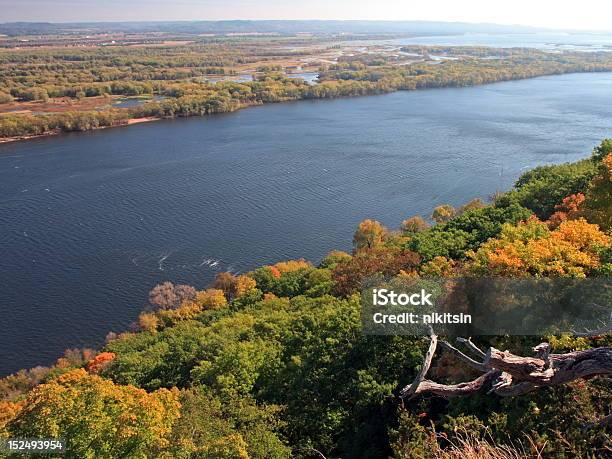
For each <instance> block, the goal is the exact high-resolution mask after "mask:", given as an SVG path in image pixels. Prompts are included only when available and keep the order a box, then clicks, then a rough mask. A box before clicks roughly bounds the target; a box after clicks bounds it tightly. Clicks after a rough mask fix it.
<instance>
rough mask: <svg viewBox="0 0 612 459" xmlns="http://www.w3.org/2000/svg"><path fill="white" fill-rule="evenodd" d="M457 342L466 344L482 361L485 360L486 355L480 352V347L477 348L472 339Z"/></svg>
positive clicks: (459, 339)
mask: <svg viewBox="0 0 612 459" xmlns="http://www.w3.org/2000/svg"><path fill="white" fill-rule="evenodd" d="M457 342H458V343H461V344H464V345H465V346H466V347H467V348H468V349H470V350H471V351H472V352H473V353H474V354H476V355H477V356H478V357H480V358H481V359H484V357H485V353H484V352H482V351H481V350H480V348H479V347H478V346H476V345H475V344H474V343H473V342H472V338H468V339H465V338H461V337H459V338H457Z"/></svg>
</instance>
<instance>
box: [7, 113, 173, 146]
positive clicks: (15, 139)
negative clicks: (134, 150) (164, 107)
mask: <svg viewBox="0 0 612 459" xmlns="http://www.w3.org/2000/svg"><path fill="white" fill-rule="evenodd" d="M159 120H161V118H157V117H149V118H131V119H128V120H127V122H126V123H123V124H117V125H115V126H100V127H97V128H92V129H87V131H100V130H102V129H110V128H115V127H121V126H131V125H133V124H141V123H150V122H152V121H159ZM83 132H85V131H83ZM65 133H66V132H64V131H61V130H59V129H56V130H55V131H50V132H45V133H44V134H32V135H23V136H15V137H4V138H0V144H3V143H11V142H19V141H21V140H33V139H39V138H42V137H52V136H56V135H59V134H65Z"/></svg>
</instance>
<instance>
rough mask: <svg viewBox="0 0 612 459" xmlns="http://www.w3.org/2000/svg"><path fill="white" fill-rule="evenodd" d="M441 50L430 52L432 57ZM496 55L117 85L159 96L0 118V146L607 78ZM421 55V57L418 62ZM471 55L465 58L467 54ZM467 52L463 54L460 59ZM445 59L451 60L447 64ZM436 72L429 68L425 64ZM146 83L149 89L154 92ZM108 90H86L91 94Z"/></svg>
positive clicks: (364, 60) (608, 64) (569, 63)
mask: <svg viewBox="0 0 612 459" xmlns="http://www.w3.org/2000/svg"><path fill="white" fill-rule="evenodd" d="M440 51H441V50H438V51H437V52H438V53H439V52H440ZM494 51H495V52H497V53H498V54H500V55H502V54H503V56H502V57H500V58H499V59H483V58H481V57H479V56H480V55H481V54H483V52H484V51H483V50H482V49H480V50H479V49H467V50H466V49H461V50H456V51H454V53H455V54H456V53H459V52H460V53H461V54H458V55H460V56H461V57H460V58H459V57H457V56H456V55H455V54H453V53H452V52H450V51H449V53H450V54H453V56H450V54H449V59H447V60H443V61H440V60H436V61H434V62H430V61H419V62H413V63H410V65H398V63H397V62H395V61H393V60H392V59H391V57H386V58H385V59H386V60H384V59H383V60H382V61H380V62H379V61H374V62H370V59H371V58H369V57H368V56H357V57H355V58H353V57H351V58H350V59H355V60H354V61H347V62H341V63H340V62H339V63H337V64H333V65H327V66H326V67H325V68H322V70H321V72H320V77H319V80H320V82H319V84H317V85H311V84H308V83H307V82H306V81H304V80H301V79H294V78H288V77H287V76H286V75H283V73H282V72H278V71H274V70H272V71H270V72H269V73H266V74H264V75H262V76H261V77H259V78H258V79H257V80H256V81H251V82H240V83H238V82H229V81H225V82H218V83H214V84H211V83H202V82H197V81H194V80H177V81H168V82H163V83H162V82H155V83H152V82H147V83H146V84H147V85H149V86H146V87H145V86H143V87H140V86H137V85H144V84H145V83H140V82H137V81H134V82H131V81H130V82H125V83H122V84H124V86H121V87H119V86H117V85H115V86H113V87H111V88H110V89H111V90H112V91H115V93H121V92H128V91H136V92H137V91H138V90H142V91H149V92H152V93H154V94H158V95H160V96H161V97H163V98H164V99H163V100H157V101H151V102H148V103H145V104H143V105H142V106H138V107H132V108H112V109H108V110H90V111H73V112H62V113H50V114H49V113H48V114H27V115H26V114H4V115H2V116H0V139H6V140H4V141H5V142H6V141H11V142H15V141H19V140H27V139H31V138H35V137H38V136H47V135H56V134H58V133H62V132H80V131H88V130H96V129H100V128H107V127H115V126H124V125H129V124H135V123H138V122H142V121H136V122H134V121H130V120H143V119H147V120H152V119H172V118H186V117H192V116H204V115H214V114H219V113H229V112H234V111H236V110H239V109H241V108H245V107H249V106H254V105H262V104H271V103H280V102H288V101H297V100H304V99H335V98H343V97H355V96H366V95H376V94H383V93H390V92H395V91H402V90H406V91H412V90H419V89H433V88H448V87H469V86H479V85H483V84H490V83H497V82H503V81H512V80H523V79H530V78H535V77H540V76H547V75H561V74H569V73H595V72H610V71H612V53H600V54H596V53H563V54H546V53H541V52H538V51H535V50H510V51H508V50H505V51H504V50H493V49H491V50H490V51H489V50H487V51H486V52H487V53H492V52H494ZM428 52H429V51H428V49H427V48H424V49H423V50H422V53H423V54H424V55H429V54H427V53H428ZM470 52H471V53H472V54H469V53H470ZM466 53H468V54H466ZM450 57H452V59H450ZM434 63H435V64H436V65H433V64H434ZM152 84H155V85H157V86H156V87H155V88H154V87H153V86H151V85H152ZM106 90H108V88H106V87H105V88H99V87H97V86H95V87H92V88H91V91H92V92H95V91H97V92H100V91H106Z"/></svg>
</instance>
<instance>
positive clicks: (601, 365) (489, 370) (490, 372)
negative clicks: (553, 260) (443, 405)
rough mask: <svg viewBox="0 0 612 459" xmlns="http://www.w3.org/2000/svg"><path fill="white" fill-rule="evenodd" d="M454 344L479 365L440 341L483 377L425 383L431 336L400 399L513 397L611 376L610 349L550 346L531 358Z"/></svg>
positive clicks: (432, 347) (435, 339)
mask: <svg viewBox="0 0 612 459" xmlns="http://www.w3.org/2000/svg"><path fill="white" fill-rule="evenodd" d="M457 341H458V342H460V343H462V344H464V345H465V346H466V347H467V348H468V349H470V350H471V351H472V353H474V354H476V355H478V356H479V358H481V359H482V361H481V362H479V361H477V360H474V359H472V358H471V357H469V356H467V355H466V354H464V353H463V352H461V351H460V350H458V349H457V348H455V347H454V346H452V345H451V344H449V343H447V342H446V341H440V344H441V345H442V347H444V348H445V349H446V350H448V351H450V352H452V353H453V354H454V355H456V356H457V357H458V359H459V360H460V361H462V362H464V363H465V364H467V365H469V366H470V367H471V368H474V369H476V370H478V371H480V372H482V373H484V374H483V375H482V376H480V377H479V378H476V379H474V380H473V381H469V382H464V383H460V384H452V385H447V384H440V383H436V382H434V381H430V380H428V379H425V377H426V376H427V372H428V371H429V368H430V367H431V362H432V359H433V357H434V354H435V352H436V348H437V344H438V337H437V336H436V335H435V334H433V332H432V333H431V337H430V343H429V349H428V351H427V353H426V354H425V359H424V362H423V366H422V368H421V371H420V372H419V374H418V375H417V377H416V378H415V380H414V381H413V382H412V384H410V385H409V386H406V387H405V388H404V389H402V391H401V392H400V396H401V397H402V398H408V399H410V398H414V397H416V396H417V395H423V394H428V393H429V394H435V395H439V396H441V397H456V396H464V395H469V394H473V393H475V392H478V391H480V390H483V389H487V390H488V393H494V394H497V395H500V396H503V397H512V396H517V395H523V394H526V393H528V392H532V391H534V390H537V389H540V388H542V387H549V386H557V385H561V384H565V383H568V382H570V381H574V380H577V379H585V378H591V377H593V376H604V375H612V348H609V347H601V348H595V349H587V350H584V351H575V352H569V353H567V354H552V353H551V352H550V351H551V347H550V345H549V344H548V343H542V344H539V345H538V346H536V347H534V348H533V350H534V352H535V356H534V357H522V356H518V355H514V354H512V353H511V352H509V351H500V350H499V349H495V348H494V347H490V348H489V349H488V350H487V352H483V351H481V350H480V349H479V348H478V347H477V346H476V345H474V343H472V341H471V340H470V339H465V338H458V339H457ZM606 422H610V421H606Z"/></svg>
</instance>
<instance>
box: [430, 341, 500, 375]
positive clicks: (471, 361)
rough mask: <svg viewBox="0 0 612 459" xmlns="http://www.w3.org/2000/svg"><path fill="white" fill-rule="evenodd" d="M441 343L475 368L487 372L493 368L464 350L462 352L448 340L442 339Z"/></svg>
mask: <svg viewBox="0 0 612 459" xmlns="http://www.w3.org/2000/svg"><path fill="white" fill-rule="evenodd" d="M440 344H441V345H442V346H444V347H445V348H446V349H448V350H449V351H451V352H453V353H455V354H456V355H457V356H458V357H459V358H460V359H461V360H462V361H464V362H465V363H467V364H468V365H469V366H471V367H472V368H474V369H475V370H478V371H481V372H483V373H486V372H488V371H489V370H490V369H491V368H490V367H487V366H485V365H483V364H482V363H480V362H477V361H476V360H474V359H472V358H471V357H468V356H467V355H465V354H464V353H463V352H461V351H460V350H459V349H457V348H455V347H453V346H452V345H451V344H449V343H447V342H446V341H440Z"/></svg>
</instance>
